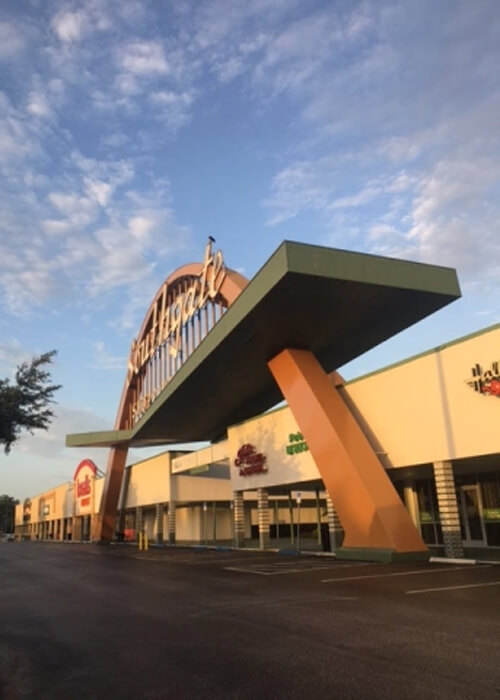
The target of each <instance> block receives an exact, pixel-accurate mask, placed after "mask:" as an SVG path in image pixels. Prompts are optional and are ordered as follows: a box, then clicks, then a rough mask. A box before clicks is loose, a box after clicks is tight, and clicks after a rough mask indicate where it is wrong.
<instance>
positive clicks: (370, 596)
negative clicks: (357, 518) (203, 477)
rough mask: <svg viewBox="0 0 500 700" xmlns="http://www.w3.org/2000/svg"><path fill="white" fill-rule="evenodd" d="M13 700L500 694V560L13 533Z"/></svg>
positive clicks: (8, 593) (5, 663) (7, 620)
mask: <svg viewBox="0 0 500 700" xmlns="http://www.w3.org/2000/svg"><path fill="white" fill-rule="evenodd" d="M0 567H1V571H2V586H1V593H0V611H1V623H0V625H1V626H0V698H1V699H2V700H17V699H18V698H19V699H20V698H34V699H35V698H36V699H37V700H45V699H46V700H59V698H61V699H64V700H68V699H71V700H79V699H80V698H81V699H82V700H101V699H105V698H106V699H107V700H108V699H112V700H114V699H118V700H119V699H122V698H123V699H124V700H125V699H128V698H140V699H142V698H173V697H176V698H180V699H181V700H182V699H184V698H197V699H199V698H202V699H204V698H207V699H210V700H212V699H218V698H224V699H226V698H228V699H229V698H241V699H243V698H245V699H246V698H252V699H255V700H257V699H258V700H267V699H268V698H269V699H274V698H276V699H281V698H286V699H287V700H288V699H289V698H291V699H295V698H300V699H302V698H307V699H308V700H310V699H312V700H314V699H315V698H321V699H322V700H324V699H325V698H326V699H330V698H338V699H339V700H349V699H351V698H352V699H353V700H364V699H365V698H366V699H368V698H369V699H370V700H372V699H373V700H377V699H378V698H381V699H385V698H395V699H398V700H405V699H410V698H411V699H413V698H415V699H417V698H418V699H419V700H421V699H424V700H426V699H429V700H432V699H434V698H436V699H437V698H440V699H441V698H442V699H448V698H449V699H450V700H451V699H453V700H460V699H462V698H463V699H465V698H468V699H469V698H470V699H471V700H473V699H474V700H476V699H477V698H480V699H481V700H489V699H490V698H491V699H493V698H495V699H496V700H500V566H495V565H470V564H463V565H449V564H441V563H436V564H404V565H403V564H396V565H389V564H364V563H357V562H340V561H339V562H336V561H335V560H334V559H332V558H329V557H313V556H311V557H308V556H284V555H279V554H271V553H262V552H252V551H250V552H239V551H238V552H231V551H217V550H204V549H183V548H162V549H150V550H149V551H148V552H139V551H137V549H136V548H134V547H130V546H107V547H102V546H98V545H79V544H58V543H41V542H16V543H2V544H0Z"/></svg>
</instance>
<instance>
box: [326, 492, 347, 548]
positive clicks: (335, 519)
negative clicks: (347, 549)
mask: <svg viewBox="0 0 500 700" xmlns="http://www.w3.org/2000/svg"><path fill="white" fill-rule="evenodd" d="M326 517H327V518H328V532H329V533H330V550H331V551H332V552H333V551H334V550H335V549H337V547H340V546H341V544H342V539H343V537H344V531H343V530H342V525H341V523H340V520H339V516H338V515H337V511H336V510H335V508H334V505H333V503H332V499H331V498H330V496H329V495H328V494H327V496H326Z"/></svg>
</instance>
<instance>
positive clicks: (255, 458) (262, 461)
mask: <svg viewBox="0 0 500 700" xmlns="http://www.w3.org/2000/svg"><path fill="white" fill-rule="evenodd" d="M266 461H267V457H266V455H264V454H262V452H257V450H256V449H255V447H254V446H253V445H249V444H246V445H242V446H241V447H240V449H239V450H238V454H237V456H236V459H235V460H234V466H235V467H236V468H237V469H239V470H240V476H249V475H250V474H259V473H261V472H267V464H266Z"/></svg>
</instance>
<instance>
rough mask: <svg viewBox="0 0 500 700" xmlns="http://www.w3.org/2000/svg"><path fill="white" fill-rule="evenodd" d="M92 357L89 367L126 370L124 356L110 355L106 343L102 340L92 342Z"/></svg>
mask: <svg viewBox="0 0 500 700" xmlns="http://www.w3.org/2000/svg"><path fill="white" fill-rule="evenodd" d="M92 347H93V357H92V363H91V367H93V368H96V369H104V370H109V369H111V370H120V371H122V372H125V371H126V367H127V358H126V357H125V356H123V357H118V356H115V355H111V354H110V352H109V351H108V350H107V348H106V344H105V343H104V342H103V341H102V340H97V341H94V342H93V343H92Z"/></svg>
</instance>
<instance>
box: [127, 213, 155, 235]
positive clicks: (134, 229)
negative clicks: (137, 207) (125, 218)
mask: <svg viewBox="0 0 500 700" xmlns="http://www.w3.org/2000/svg"><path fill="white" fill-rule="evenodd" d="M154 225H155V220H154V219H153V218H150V217H147V216H133V217H132V218H131V219H130V220H129V222H128V228H129V231H130V233H131V234H132V236H133V237H134V238H136V239H137V240H139V241H143V240H147V239H149V236H150V233H151V231H152V230H153V227H154Z"/></svg>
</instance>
